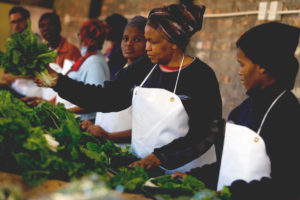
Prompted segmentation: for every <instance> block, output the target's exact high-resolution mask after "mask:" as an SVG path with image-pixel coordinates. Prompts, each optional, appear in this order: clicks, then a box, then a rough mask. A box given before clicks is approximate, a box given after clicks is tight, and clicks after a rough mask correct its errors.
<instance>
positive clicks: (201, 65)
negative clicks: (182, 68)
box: [190, 57, 215, 73]
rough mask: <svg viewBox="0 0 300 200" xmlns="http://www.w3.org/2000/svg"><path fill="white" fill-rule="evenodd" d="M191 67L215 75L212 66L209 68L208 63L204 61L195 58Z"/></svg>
mask: <svg viewBox="0 0 300 200" xmlns="http://www.w3.org/2000/svg"><path fill="white" fill-rule="evenodd" d="M190 66H191V69H193V70H199V71H203V72H207V73H215V72H214V70H213V68H212V67H211V66H209V65H208V64H207V63H206V62H204V61H202V60H201V59H199V58H197V57H194V58H193V61H192V62H191V64H190Z"/></svg>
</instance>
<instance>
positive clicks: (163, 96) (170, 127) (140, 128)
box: [131, 58, 216, 174]
mask: <svg viewBox="0 0 300 200" xmlns="http://www.w3.org/2000/svg"><path fill="white" fill-rule="evenodd" d="M183 59H184V58H183ZM183 59H182V62H181V65H180V69H179V72H178V76H177V80H176V84H175V88H174V92H173V93H172V92H169V91H167V90H165V89H159V88H143V87H142V86H143V84H144V83H145V81H146V80H147V78H148V77H149V76H150V74H151V73H152V71H153V70H154V68H155V67H156V66H157V65H155V66H154V67H153V69H152V70H151V71H150V73H149V74H148V75H147V77H146V78H145V80H144V81H143V82H142V83H141V85H140V86H139V87H136V88H135V89H134V93H133V99H132V137H131V138H132V139H131V147H132V151H133V152H134V153H135V154H136V155H137V156H138V157H140V158H144V157H145V156H147V155H149V154H151V153H153V150H154V149H155V148H159V147H162V146H164V145H166V144H169V143H171V142H172V141H173V140H174V139H176V138H179V137H183V136H185V135H186V134H187V132H188V130H189V125H188V120H189V116H188V114H187V113H186V111H185V109H184V107H183V105H182V102H181V100H180V98H179V97H178V96H177V95H176V94H175V92H176V87H177V82H178V78H179V74H180V71H181V67H182V63H183ZM215 161H216V154H215V149H214V146H213V147H212V148H211V149H210V150H209V151H207V152H206V153H205V154H203V155H202V156H201V157H199V158H197V159H195V160H193V161H191V162H190V163H188V164H186V165H184V166H182V167H180V168H178V169H174V170H169V171H166V173H168V174H169V173H172V172H173V171H181V172H186V171H188V170H190V169H191V168H194V167H199V166H202V165H204V164H209V163H212V162H215Z"/></svg>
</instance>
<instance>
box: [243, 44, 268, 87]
mask: <svg viewBox="0 0 300 200" xmlns="http://www.w3.org/2000/svg"><path fill="white" fill-rule="evenodd" d="M237 61H238V62H239V64H240V66H239V70H238V74H239V76H240V80H241V82H242V84H243V85H244V87H245V88H246V90H250V89H252V88H257V87H261V84H262V83H263V78H264V73H263V72H264V69H263V68H261V67H260V66H259V65H257V64H254V63H253V62H252V61H251V60H250V59H249V58H248V57H247V56H246V55H245V53H244V52H243V50H242V49H240V48H238V49H237Z"/></svg>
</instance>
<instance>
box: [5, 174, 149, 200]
mask: <svg viewBox="0 0 300 200" xmlns="http://www.w3.org/2000/svg"><path fill="white" fill-rule="evenodd" d="M68 183H69V182H65V181H60V180H47V181H45V182H44V183H43V184H42V185H40V186H38V187H30V186H28V185H26V184H25V183H24V181H23V179H22V176H20V175H17V174H12V173H6V172H0V187H3V186H17V187H19V188H20V190H21V191H22V196H23V198H24V199H30V200H39V199H40V197H42V196H47V195H50V194H51V193H53V192H55V191H57V190H58V189H62V188H63V187H66V186H67V185H68ZM121 197H122V200H131V199H139V200H149V199H151V198H148V197H145V196H144V195H142V194H131V193H122V194H121Z"/></svg>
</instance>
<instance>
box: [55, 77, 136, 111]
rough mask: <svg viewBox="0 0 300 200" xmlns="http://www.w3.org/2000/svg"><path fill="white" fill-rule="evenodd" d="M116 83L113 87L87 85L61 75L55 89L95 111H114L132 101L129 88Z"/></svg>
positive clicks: (67, 97)
mask: <svg viewBox="0 0 300 200" xmlns="http://www.w3.org/2000/svg"><path fill="white" fill-rule="evenodd" d="M115 85H116V86H114V87H111V88H103V87H102V86H101V85H98V86H95V85H88V84H87V85H85V84H84V83H83V82H78V81H75V80H72V79H70V78H68V77H67V76H63V75H59V77H58V80H57V84H56V86H55V87H53V89H54V90H55V91H57V92H58V94H59V96H61V97H62V98H64V99H66V100H68V101H70V102H71V103H73V104H75V105H78V106H79V107H82V108H85V109H88V110H93V111H100V112H112V111H119V110H122V109H125V108H126V107H128V106H129V105H130V102H131V101H130V100H131V94H130V93H129V89H128V88H127V87H118V85H117V84H115Z"/></svg>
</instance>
